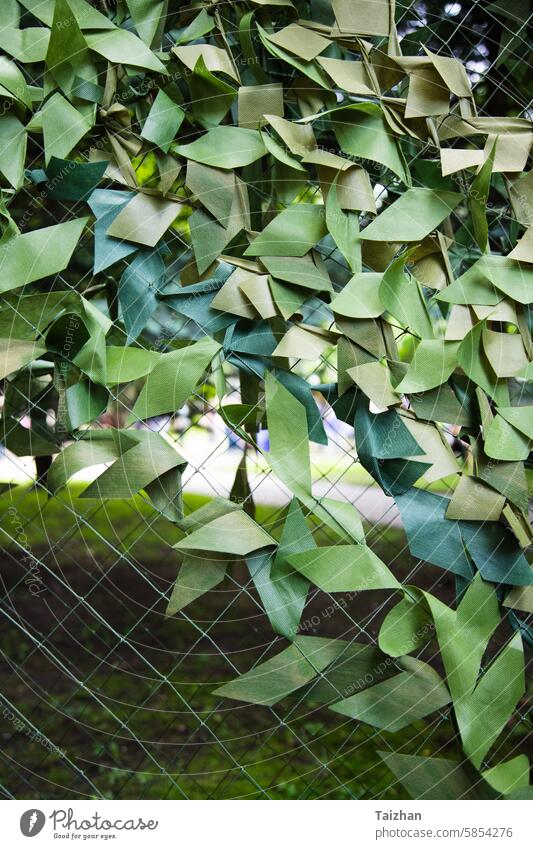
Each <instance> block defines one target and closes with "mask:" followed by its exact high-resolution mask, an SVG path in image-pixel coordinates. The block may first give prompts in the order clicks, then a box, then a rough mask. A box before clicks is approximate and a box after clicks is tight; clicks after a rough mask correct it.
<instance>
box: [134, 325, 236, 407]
mask: <svg viewBox="0 0 533 849" xmlns="http://www.w3.org/2000/svg"><path fill="white" fill-rule="evenodd" d="M219 350H220V345H219V344H218V343H217V342H214V341H213V340H212V339H209V338H206V339H201V340H200V341H199V342H196V343H194V344H193V345H189V346H187V347H185V348H181V349H180V350H178V351H172V352H171V353H169V354H163V355H162V357H161V360H160V362H159V363H158V364H157V365H156V366H155V367H154V368H153V369H152V371H151V372H150V374H149V375H148V377H147V379H146V383H145V385H144V386H143V389H142V391H141V393H140V395H139V397H138V398H137V401H136V402H135V406H134V407H133V410H132V413H131V420H133V421H137V420H139V419H143V420H144V419H149V418H152V417H153V416H160V415H162V414H164V413H170V412H175V411H176V410H179V409H180V407H182V406H183V404H184V403H185V402H186V401H187V399H188V398H189V396H190V395H191V393H192V391H193V390H194V388H195V386H196V384H197V383H198V381H199V380H200V378H201V377H202V375H203V373H204V371H205V370H206V369H207V367H208V365H209V363H210V362H211V360H212V359H213V357H214V356H215V354H216V353H217V352H218V351H219Z"/></svg>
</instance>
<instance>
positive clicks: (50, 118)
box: [42, 92, 94, 163]
mask: <svg viewBox="0 0 533 849" xmlns="http://www.w3.org/2000/svg"><path fill="white" fill-rule="evenodd" d="M93 124H94V110H92V109H91V110H85V111H84V112H82V111H81V110H79V109H76V108H75V107H74V106H72V104H71V103H69V101H68V100H67V99H66V98H65V97H63V95H62V94H59V92H56V93H55V94H53V95H52V97H50V98H49V99H48V100H47V101H46V103H45V104H44V106H43V109H42V127H43V136H44V152H45V162H46V163H48V162H50V159H51V158H52V156H56V157H57V158H58V159H64V158H65V157H66V156H68V154H69V153H70V151H71V150H72V149H73V148H74V147H75V146H76V145H77V144H78V142H79V141H80V140H81V139H82V138H83V137H84V136H85V135H86V134H87V133H88V132H89V130H90V129H91V127H92V126H93Z"/></svg>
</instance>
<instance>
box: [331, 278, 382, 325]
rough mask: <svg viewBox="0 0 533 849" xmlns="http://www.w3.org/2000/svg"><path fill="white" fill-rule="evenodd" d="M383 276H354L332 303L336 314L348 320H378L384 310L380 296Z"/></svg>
mask: <svg viewBox="0 0 533 849" xmlns="http://www.w3.org/2000/svg"><path fill="white" fill-rule="evenodd" d="M381 278H382V275H381V274H377V273H376V272H374V271H365V272H364V273H360V274H354V276H353V277H351V278H350V280H348V282H347V283H346V285H345V286H344V288H343V289H342V290H341V291H340V292H339V294H338V295H336V296H335V297H334V298H333V300H332V302H331V309H332V310H333V312H334V313H337V314H338V315H341V316H346V317H347V318H377V316H379V315H381V313H382V312H383V310H384V306H383V304H382V303H381V299H380V296H379V286H380V283H381Z"/></svg>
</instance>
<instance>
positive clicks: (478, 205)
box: [468, 142, 496, 253]
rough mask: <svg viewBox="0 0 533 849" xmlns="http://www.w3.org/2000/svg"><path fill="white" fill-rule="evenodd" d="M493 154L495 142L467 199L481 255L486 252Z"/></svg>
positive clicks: (473, 182)
mask: <svg viewBox="0 0 533 849" xmlns="http://www.w3.org/2000/svg"><path fill="white" fill-rule="evenodd" d="M495 152H496V142H494V144H493V145H492V148H491V151H490V153H489V155H488V157H487V159H486V160H485V162H484V164H483V165H482V166H481V168H480V169H479V171H478V173H477V175H476V177H475V179H474V180H473V181H472V185H471V187H470V194H469V198H468V201H469V207H470V215H471V216H472V224H473V227H474V236H475V239H476V242H477V244H478V247H479V249H480V251H481V252H482V253H485V251H486V250H487V245H488V239H489V227H488V224H487V201H488V199H489V192H490V178H491V176H492V167H493V164H494V154H495Z"/></svg>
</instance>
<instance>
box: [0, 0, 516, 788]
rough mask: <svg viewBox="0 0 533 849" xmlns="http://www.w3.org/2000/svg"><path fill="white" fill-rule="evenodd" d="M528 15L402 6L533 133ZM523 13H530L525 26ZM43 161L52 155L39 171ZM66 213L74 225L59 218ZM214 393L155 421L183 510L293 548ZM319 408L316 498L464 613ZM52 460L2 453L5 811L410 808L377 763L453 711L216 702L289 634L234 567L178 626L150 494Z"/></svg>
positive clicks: (347, 438) (335, 601) (347, 436)
mask: <svg viewBox="0 0 533 849" xmlns="http://www.w3.org/2000/svg"><path fill="white" fill-rule="evenodd" d="M317 5H319V4H317ZM524 5H526V4H518V3H517V4H512V3H511V4H503V3H493V4H488V3H482V2H474V3H472V2H457V3H452V2H450V3H448V4H444V5H443V4H441V3H432V2H428V3H423V2H414V3H398V4H397V24H398V31H399V34H400V36H401V37H402V47H403V49H404V52H405V53H409V52H412V53H416V52H418V50H419V48H420V45H421V44H425V45H426V46H427V47H428V48H429V49H432V50H434V51H435V52H438V53H440V54H442V55H446V56H448V55H455V56H457V57H459V58H461V59H462V60H463V61H464V62H465V63H466V67H467V69H468V72H469V74H470V77H471V80H472V83H473V87H474V91H475V93H476V99H477V105H478V109H479V112H480V114H485V113H487V114H492V115H500V114H501V115H508V114H513V115H527V114H528V110H529V109H530V101H529V100H528V95H527V72H528V70H529V66H528V62H527V57H528V53H527V40H528V19H527V16H525V15H524V14H522V6H524ZM506 6H509V8H506ZM513 6H516V7H517V10H518V6H520V10H518V11H517V12H516V14H515V12H514V10H513V8H511V7H513ZM502 50H504V53H503V54H502ZM502 56H503V59H502ZM32 144H35V141H34V140H33V141H32ZM40 155H41V153H40V151H39V150H37V149H36V150H35V159H36V160H38V159H39V157H40ZM417 155H418V156H420V152H418V154H417ZM413 164H414V163H413ZM414 170H415V173H416V169H414ZM317 190H318V189H317ZM382 191H383V192H386V191H387V186H386V185H384V186H383V189H382ZM21 197H23V198H24V208H21V209H20V210H19V226H21V229H22V228H23V226H24V222H26V226H28V227H29V226H30V222H32V221H34V220H35V219H38V218H39V214H40V209H41V208H42V205H43V204H44V203H45V199H44V197H42V196H39V193H38V190H36V188H35V187H32V188H28V189H27V190H26V191H25V192H24V193H21ZM378 200H379V199H378ZM56 208H57V215H58V221H60V220H61V204H60V203H57V204H56ZM48 212H49V210H48ZM490 214H491V217H492V220H491V227H499V228H500V230H501V238H502V243H503V244H505V241H506V240H509V228H510V227H511V226H512V224H511V217H510V215H509V210H508V208H507V206H506V205H505V203H504V202H503V201H502V202H501V204H499V205H497V206H496V207H495V208H494V209H493V210H492V211H491V213H490ZM173 238H176V239H179V238H182V237H181V236H180V234H179V233H176V234H175V235H174V236H173ZM86 240H87V243H88V242H89V234H87V236H86ZM509 244H510V242H509ZM85 250H87V245H86V246H85ZM78 253H79V258H78V261H77V273H78V276H77V278H76V279H75V280H74V279H73V278H72V277H69V276H68V275H64V276H61V279H60V284H61V286H62V288H63V289H64V291H65V295H67V294H68V292H69V289H70V288H73V287H74V286H77V287H79V286H80V284H82V283H83V284H88V283H89V282H90V277H91V271H90V270H89V263H88V262H86V261H85V257H84V246H83V243H82V245H81V247H80V248H79V251H78ZM325 259H327V256H326V257H325ZM108 282H109V285H110V286H112V283H113V281H108ZM0 301H1V303H0V307H1V308H2V309H4V310H13V311H14V312H15V311H16V303H15V302H13V300H12V299H9V298H5V297H3V298H0ZM19 318H21V317H20V316H19ZM198 335H199V332H198V328H197V326H196V325H195V323H194V322H193V321H192V320H187V319H179V318H178V317H177V316H176V313H174V312H172V311H170V310H166V308H164V307H161V308H160V309H159V311H158V312H157V313H156V317H155V318H154V319H153V320H152V323H151V325H150V327H149V329H148V333H147V336H148V337H149V338H151V340H152V346H153V349H154V350H159V351H163V350H166V348H167V346H168V345H169V344H170V343H171V342H172V341H173V340H175V339H180V338H197V337H198ZM408 343H409V340H408V339H406V340H405V344H408ZM296 368H297V371H298V373H300V374H302V376H304V377H305V378H306V379H307V380H308V381H310V382H311V383H315V384H319V383H324V382H327V379H328V375H331V374H333V373H334V371H335V363H334V361H333V360H332V359H330V358H328V357H327V356H324V357H323V358H322V359H321V360H320V361H317V362H316V363H315V364H313V366H312V365H311V364H309V363H308V364H307V367H305V366H304V365H303V364H302V363H299V364H297V366H296ZM226 379H227V381H228V383H229V385H230V386H231V387H232V389H233V391H234V397H233V399H232V400H235V401H238V400H239V399H240V389H239V382H238V374H237V373H236V372H235V373H232V372H231V369H229V370H228V372H227V374H226ZM27 389H28V387H25V386H24V385H23V384H22V383H21V384H18V385H16V386H14V387H11V390H12V391H14V392H16V393H18V395H19V400H20V403H21V405H22V406H23V405H24V403H25V402H26V399H27V398H29V397H30V394H31V396H32V398H33V401H32V402H31V404H27V407H26V409H25V415H26V417H27V419H28V421H31V422H32V424H34V423H35V422H38V421H39V418H40V417H44V418H46V416H47V415H49V411H48V409H47V406H46V393H43V396H42V400H39V401H38V402H35V394H34V393H29V392H28V391H27ZM214 393H215V389H214V388H213V386H210V385H205V386H204V387H203V390H202V392H201V393H198V394H197V395H196V396H194V398H193V400H192V402H191V403H189V405H188V406H187V408H185V409H182V410H180V411H179V412H178V413H177V414H176V415H175V416H173V417H172V418H170V419H168V418H165V419H163V420H152V421H151V422H150V426H151V427H152V428H153V429H157V430H158V431H161V432H165V433H166V435H167V438H168V439H172V440H176V441H177V443H178V444H179V450H180V452H181V453H182V454H183V455H184V456H185V457H186V459H187V460H188V463H189V465H188V467H187V472H186V475H185V478H184V493H185V496H184V500H185V511H186V513H189V512H191V511H192V510H194V509H196V508H198V507H199V506H201V505H202V504H203V503H205V502H206V501H207V500H208V499H210V498H213V497H216V496H220V495H222V496H225V497H234V498H240V499H241V500H243V501H244V504H245V508H246V507H248V506H249V505H250V504H251V503H252V502H253V504H254V506H255V510H256V513H257V516H258V517H259V519H260V522H261V524H262V525H263V526H264V527H266V528H267V530H269V532H270V533H271V534H273V535H274V536H276V534H277V533H278V531H279V528H280V525H281V519H282V513H283V508H284V507H285V506H286V505H287V503H288V500H289V495H288V493H287V491H286V490H285V489H284V487H283V485H282V484H281V483H279V482H278V481H276V480H275V478H274V477H273V475H272V473H271V472H270V470H269V468H268V466H267V465H266V464H265V463H264V461H262V460H261V458H258V457H255V456H252V454H251V453H250V452H249V451H248V452H247V454H246V457H245V461H244V462H246V463H247V468H248V479H249V483H250V487H249V491H243V490H242V488H240V489H239V488H235V487H234V480H235V477H236V474H237V471H238V467H239V464H240V463H241V462H242V461H243V450H244V449H243V446H242V444H241V442H240V440H239V436H238V433H236V432H235V431H233V430H232V429H231V428H230V427H229V425H228V424H227V422H225V421H223V420H222V419H221V418H220V416H219V415H218V413H217V412H216V404H215V403H213V401H214V397H215V396H214ZM133 400H134V398H132V397H129V396H128V394H127V393H121V392H116V393H115V394H114V395H113V398H112V402H111V403H110V405H109V407H108V409H107V411H106V413H105V414H104V416H103V417H102V419H101V424H102V426H109V425H114V426H124V424H125V421H126V418H127V415H128V412H129V410H130V409H131V406H132V401H133ZM317 401H318V403H319V404H321V405H322V407H321V411H322V416H323V420H324V423H325V427H326V429H327V432H328V436H329V446H328V447H320V446H319V447H317V446H315V447H314V449H313V453H312V466H313V474H314V480H315V491H316V492H317V493H318V494H320V495H327V494H330V495H332V496H334V497H336V498H337V499H346V500H349V501H351V502H352V503H354V504H355V506H356V507H357V508H358V509H359V511H360V512H361V515H362V517H363V519H364V520H365V524H366V528H367V533H368V544H369V545H370V546H371V547H372V548H373V550H374V551H376V553H377V554H379V556H381V557H382V558H383V559H384V560H385V561H386V562H387V563H388V564H389V565H391V566H392V569H393V571H394V572H395V574H396V575H398V577H399V578H400V579H402V580H406V581H411V580H412V579H413V577H414V576H415V575H416V581H417V584H418V586H420V587H423V588H426V589H428V590H429V589H432V588H435V589H436V591H437V592H438V594H439V596H440V597H441V598H447V599H448V601H451V600H452V599H453V597H454V591H455V590H454V584H453V580H452V578H451V577H448V576H446V575H445V574H444V573H443V572H441V571H439V570H437V569H434V568H433V567H430V566H428V565H427V564H425V563H424V562H423V561H418V560H416V559H415V558H413V557H412V556H411V555H410V554H409V550H408V548H407V545H406V541H405V537H404V534H403V530H402V527H401V523H400V521H399V517H398V514H397V512H396V509H395V507H394V503H393V501H392V499H389V498H387V497H386V496H384V495H383V494H382V493H381V492H380V490H378V488H377V487H376V486H375V485H374V484H373V483H371V481H370V478H369V477H368V476H367V475H366V473H365V472H364V470H363V469H362V468H361V466H360V464H359V463H358V460H357V456H356V454H355V451H354V448H353V432H352V431H351V429H350V428H348V427H347V426H344V425H342V423H341V424H340V423H339V422H337V421H336V419H335V416H334V414H333V412H332V410H331V409H330V408H329V407H328V405H327V404H326V403H325V402H324V400H323V398H322V397H321V396H319V395H318V394H317ZM136 426H137V425H136V424H134V425H132V427H136ZM453 438H454V437H453V434H450V440H453ZM46 459H47V458H37V466H36V465H35V463H34V461H33V460H31V459H30V458H23V457H16V456H14V455H12V454H10V453H9V452H4V453H3V455H2V458H1V462H0V469H1V481H2V482H3V483H2V489H3V491H2V493H0V511H1V527H2V540H1V542H2V555H1V576H2V587H1V592H2V600H1V615H2V620H3V631H2V643H1V661H0V663H1V667H0V669H1V673H0V674H1V681H2V686H1V694H0V720H1V721H0V733H1V735H2V748H1V752H0V790H1V792H2V795H3V796H4V797H5V798H64V797H68V798H79V799H83V798H121V799H125V798H162V799H166V798H170V799H182V798H183V799H187V798H193V799H194V798H202V799H203V798H214V799H235V798H249V799H258V798H265V799H277V798H283V799H287V798H297V799H316V798H334V799H352V798H357V799H358V798H366V799H381V798H398V797H400V798H401V797H402V796H403V795H404V791H402V789H401V787H399V786H398V785H397V784H396V783H395V782H394V781H393V779H392V776H391V773H390V772H389V771H388V769H387V768H386V767H385V765H384V764H383V762H382V761H381V759H380V758H379V756H378V751H380V750H381V751H383V750H385V751H387V750H393V751H396V752H405V753H409V754H414V755H416V754H423V755H425V756H427V755H433V754H435V755H438V754H446V752H447V751H453V746H454V731H453V728H452V723H451V719H450V717H449V715H448V711H447V710H441V711H440V712H439V713H438V714H437V715H436V716H434V718H433V719H432V720H431V721H419V722H418V723H415V724H414V725H412V726H410V727H409V729H407V730H405V731H402V732H398V733H396V734H390V733H385V732H380V731H376V730H375V729H372V728H370V727H369V726H366V725H364V724H361V723H358V722H355V721H353V720H347V719H346V718H345V717H342V716H339V715H337V714H334V713H332V712H331V711H328V710H327V709H326V708H325V707H324V705H323V704H322V705H320V704H317V705H316V706H314V705H313V702H312V700H311V701H310V700H309V699H308V698H307V697H305V696H301V697H293V698H292V699H287V700H285V701H284V702H282V703H281V705H280V706H276V707H275V708H269V707H257V706H253V705H242V704H235V703H230V702H228V701H226V700H223V699H220V698H218V697H216V696H214V695H213V691H214V690H215V689H216V687H217V686H218V685H219V684H221V683H222V682H224V681H227V680H228V679H231V678H234V677H235V676H236V675H238V674H240V673H242V672H245V671H247V670H248V669H251V668H252V667H253V666H254V665H256V664H257V663H260V662H261V661H263V660H265V659H266V658H268V657H269V656H271V655H273V654H275V653H276V652H277V651H279V649H280V646H282V645H283V641H282V640H281V638H278V637H275V636H273V634H272V630H271V628H270V625H269V622H268V619H267V617H266V616H265V613H264V610H263V608H262V606H261V604H260V602H259V600H258V596H257V594H256V591H255V589H254V585H253V581H252V580H251V578H250V576H249V573H248V571H247V570H246V569H245V568H244V566H242V567H241V566H240V565H239V564H236V565H235V567H234V568H233V569H232V570H231V572H228V575H227V577H226V579H225V581H224V583H223V584H221V585H220V586H219V587H218V588H217V589H216V590H214V591H212V592H211V593H209V594H207V595H205V596H203V597H202V598H201V599H200V600H198V601H197V602H195V603H194V604H193V605H191V606H188V607H186V608H185V609H184V610H182V611H181V612H180V613H179V614H177V615H176V616H173V617H166V616H165V610H166V607H167V604H168V598H169V595H170V592H171V589H172V586H173V583H174V580H175V577H176V572H177V568H178V565H179V560H178V557H177V556H176V552H175V551H173V549H172V548H171V545H172V543H173V542H175V541H177V534H176V530H175V528H174V527H173V526H172V525H171V524H170V523H169V522H168V521H166V520H165V519H164V517H162V516H161V515H158V514H157V512H156V511H155V510H154V508H153V507H152V506H151V505H150V506H149V505H148V502H147V501H145V500H143V498H142V497H141V496H138V497H136V498H134V499H131V500H128V501H124V502H115V501H106V502H103V503H101V502H96V501H92V500H90V499H81V498H79V497H78V496H77V486H79V484H77V483H76V481H74V482H73V483H72V484H71V486H70V487H69V489H68V490H64V491H63V492H62V493H61V494H60V495H59V496H58V497H56V498H50V497H49V493H48V492H47V490H46V486H45V485H44V483H43V478H42V472H43V471H46ZM43 463H44V467H43ZM95 474H96V470H95ZM14 484H16V486H14ZM8 485H10V486H8ZM315 521H316V520H315ZM329 533H330V532H329V531H328V529H327V528H325V527H321V526H320V525H317V527H316V534H317V536H318V538H320V537H321V538H322V540H323V541H327V540H328V534H329ZM333 541H334V540H332V542H333ZM391 602H392V594H391V596H390V597H387V596H386V595H385V594H384V593H373V592H369V593H364V594H363V595H361V596H359V595H358V594H355V593H352V594H346V595H345V596H340V595H338V594H336V595H335V596H330V595H327V594H325V593H323V592H320V591H318V590H313V591H312V592H311V593H310V595H309V597H308V601H307V605H306V608H305V610H304V614H303V617H302V623H301V626H300V632H301V633H305V634H310V635H312V634H314V633H320V635H321V636H335V637H342V638H343V639H345V640H347V641H351V640H355V639H357V640H358V641H360V642H361V641H362V642H367V643H370V644H374V643H375V642H376V637H377V633H378V630H379V625H380V623H381V621H382V619H383V616H384V614H385V613H386V611H387V610H389V609H390V606H391ZM422 654H423V652H422ZM423 656H425V655H423ZM391 662H393V661H391ZM378 671H379V670H378ZM530 724H531V720H530V719H529V718H528V716H527V714H526V709H525V705H524V706H523V708H520V709H519V710H518V711H517V712H516V715H515V717H514V720H513V722H512V724H511V725H510V726H509V727H508V728H507V729H506V731H505V733H504V734H503V735H502V737H501V738H500V741H499V744H498V745H499V750H498V753H497V754H498V757H499V759H501V758H503V757H504V756H510V755H512V754H513V752H514V747H515V743H516V741H517V740H518V739H523V736H524V734H525V733H527V731H528V729H529V728H530Z"/></svg>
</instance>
